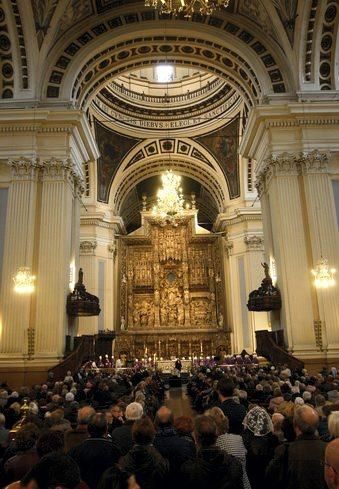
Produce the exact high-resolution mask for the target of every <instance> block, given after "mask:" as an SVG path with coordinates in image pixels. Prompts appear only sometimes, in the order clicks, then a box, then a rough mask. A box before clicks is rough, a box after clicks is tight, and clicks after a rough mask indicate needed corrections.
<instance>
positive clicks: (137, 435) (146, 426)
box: [132, 416, 155, 445]
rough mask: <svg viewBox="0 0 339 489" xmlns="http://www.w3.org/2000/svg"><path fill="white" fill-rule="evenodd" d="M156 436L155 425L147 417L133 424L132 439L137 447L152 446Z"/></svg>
mask: <svg viewBox="0 0 339 489" xmlns="http://www.w3.org/2000/svg"><path fill="white" fill-rule="evenodd" d="M154 436H155V428H154V425H153V423H152V421H151V420H150V419H149V418H148V417H147V416H145V417H143V418H141V419H137V420H136V421H135V422H134V423H133V428H132V438H133V441H134V443H136V444H137V445H150V444H151V443H152V442H153V439H154Z"/></svg>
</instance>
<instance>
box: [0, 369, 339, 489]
mask: <svg viewBox="0 0 339 489" xmlns="http://www.w3.org/2000/svg"><path fill="white" fill-rule="evenodd" d="M183 389H184V388H183ZM186 391H187V395H188V396H189V398H190V400H191V403H192V411H191V413H190V415H188V413H182V414H181V415H180V416H174V415H173V412H172V411H171V410H170V409H169V407H168V406H167V405H166V404H168V403H167V402H166V397H167V394H166V387H165V385H164V382H163V380H162V378H161V377H160V376H159V374H158V373H157V372H156V371H154V370H152V369H148V370H147V369H141V370H140V369H139V370H134V371H133V372H130V373H128V374H127V373H125V372H116V373H107V372H97V371H96V372H91V371H84V370H80V371H79V372H76V373H75V374H74V375H72V374H71V372H68V373H67V375H66V377H65V378H64V380H61V381H59V380H55V379H54V378H53V377H52V376H50V377H49V378H48V380H47V382H46V383H44V384H42V385H35V386H33V387H32V388H27V387H22V388H21V389H20V390H19V391H12V390H11V389H10V388H9V386H7V385H6V384H2V386H1V387H0V459H1V461H0V463H1V466H0V484H1V487H8V488H10V489H18V488H23V489H24V488H26V489H47V488H48V489H52V488H53V489H88V488H90V489H97V488H98V489H112V488H114V489H138V488H140V489H158V488H161V489H167V488H172V487H177V488H178V489H184V488H185V489H187V488H194V489H206V487H209V488H211V489H241V488H243V489H251V488H252V489H259V488H260V489H268V488H272V487H274V488H276V489H283V488H284V489H285V488H288V489H292V488H293V489H294V488H295V489H326V488H329V489H337V488H339V378H337V373H336V370H335V369H332V370H331V371H328V370H327V369H323V370H322V372H321V373H319V374H318V375H310V374H308V372H307V371H306V370H303V371H295V372H291V371H290V370H289V369H287V368H279V367H274V366H265V367H262V368H261V367H260V366H256V367H254V368H253V366H252V367H251V368H250V367H248V366H246V365H235V366H227V367H223V368H221V367H218V366H215V367H214V368H212V369H211V368H207V367H205V366H204V367H199V368H195V369H193V371H192V372H191V375H190V378H189V382H188V384H187V388H186ZM183 395H185V393H184V394H183ZM23 409H24V415H23V414H22V412H23Z"/></svg>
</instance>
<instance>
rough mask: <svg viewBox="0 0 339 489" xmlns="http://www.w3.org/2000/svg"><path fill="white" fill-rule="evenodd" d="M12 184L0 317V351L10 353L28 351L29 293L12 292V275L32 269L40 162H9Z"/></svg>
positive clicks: (9, 355) (9, 354) (16, 354)
mask: <svg viewBox="0 0 339 489" xmlns="http://www.w3.org/2000/svg"><path fill="white" fill-rule="evenodd" d="M8 164H9V166H10V167H11V170H12V184H11V186H10V190H9V195H8V207H7V219H6V238H5V245H4V263H3V273H2V280H1V302H2V304H1V310H2V318H1V320H0V322H1V323H2V327H1V341H0V352H1V354H3V355H6V356H7V357H8V358H10V357H19V358H20V357H22V355H24V354H25V353H27V347H28V345H27V344H25V343H24V341H23V339H24V338H26V337H27V334H26V332H27V330H28V328H29V327H30V306H31V297H30V296H29V295H28V296H27V295H20V294H17V293H15V292H14V288H13V287H14V283H13V277H14V275H15V273H16V271H17V269H18V268H19V267H22V266H29V267H31V269H33V271H34V264H33V246H34V233H35V217H36V196H37V178H38V172H39V166H38V163H37V161H36V159H35V158H32V159H28V158H19V159H15V160H10V161H9V162H8Z"/></svg>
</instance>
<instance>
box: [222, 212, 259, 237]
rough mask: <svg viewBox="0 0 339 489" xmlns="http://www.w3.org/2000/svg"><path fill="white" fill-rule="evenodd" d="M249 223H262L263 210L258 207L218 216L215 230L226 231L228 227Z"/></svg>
mask: <svg viewBox="0 0 339 489" xmlns="http://www.w3.org/2000/svg"><path fill="white" fill-rule="evenodd" d="M248 221H261V209H260V208H257V207H244V208H241V209H236V210H235V211H234V213H233V214H222V213H221V214H218V216H217V219H216V221H215V225H214V227H215V229H216V230H218V231H222V230H224V229H225V228H226V227H229V226H232V225H235V224H239V223H241V222H248Z"/></svg>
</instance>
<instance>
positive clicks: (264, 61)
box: [41, 7, 295, 107]
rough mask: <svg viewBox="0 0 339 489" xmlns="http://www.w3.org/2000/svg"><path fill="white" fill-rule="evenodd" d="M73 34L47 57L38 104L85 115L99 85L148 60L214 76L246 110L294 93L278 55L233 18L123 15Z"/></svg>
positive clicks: (280, 53)
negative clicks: (55, 102) (64, 105)
mask: <svg viewBox="0 0 339 489" xmlns="http://www.w3.org/2000/svg"><path fill="white" fill-rule="evenodd" d="M244 24H245V25H246V24H247V25H246V27H245V26H244ZM80 30H81V29H80V28H79V31H78V33H77V34H76V35H74V39H73V41H71V42H68V43H67V44H66V43H62V42H61V41H60V42H59V43H57V44H56V46H55V48H54V49H53V50H52V52H51V53H50V55H49V60H51V61H50V64H49V65H46V66H45V68H44V71H45V73H47V79H46V78H45V79H44V80H42V85H41V92H42V93H41V95H42V97H43V98H47V99H58V98H60V99H62V100H67V99H72V100H74V101H75V102H76V103H77V104H78V105H80V106H82V107H85V106H86V103H88V99H89V97H90V96H91V95H92V94H93V93H95V91H96V90H98V89H99V87H100V86H101V85H102V84H104V83H107V81H108V80H110V79H111V78H112V77H114V76H115V75H116V74H118V73H121V72H123V71H126V70H131V69H133V68H134V67H138V66H139V67H140V66H142V65H143V64H148V63H150V60H151V59H153V61H159V60H164V59H166V60H168V61H171V60H173V61H176V62H181V63H186V64H191V66H197V67H198V66H200V67H203V68H204V69H205V70H208V71H211V72H214V73H217V74H218V75H219V76H222V77H224V78H226V79H227V80H228V81H229V82H232V83H233V86H235V87H236V88H238V90H239V91H241V92H242V93H243V94H244V95H245V98H247V99H249V100H250V101H251V104H253V103H256V101H257V100H258V99H260V98H261V97H262V96H264V95H267V94H274V93H286V92H293V91H294V90H295V87H294V81H293V80H294V75H293V72H292V70H290V68H289V65H288V61H287V60H286V57H285V55H284V53H283V51H282V49H281V47H280V46H279V45H278V44H276V49H275V52H274V55H273V54H272V53H271V52H270V48H269V47H268V45H267V44H266V42H267V39H266V41H265V37H264V36H262V34H260V33H258V32H256V31H258V29H255V28H254V26H253V25H251V22H249V21H247V20H245V21H244V19H242V22H241V25H240V24H239V19H238V18H237V16H234V15H227V16H226V15H221V16H220V17H211V18H209V19H206V18H202V17H200V16H198V17H197V16H193V18H192V20H191V21H189V22H187V21H183V20H168V21H166V22H163V21H162V20H160V19H158V18H157V16H156V13H155V12H154V11H150V10H145V11H140V12H133V13H129V12H128V10H127V9H126V7H125V8H124V14H121V15H117V14H116V15H115V17H113V18H110V17H109V16H107V15H106V16H105V17H104V18H103V19H101V23H100V24H96V25H93V27H90V28H87V29H86V30H82V31H81V32H80ZM164 31H165V32H166V35H164ZM112 33H114V46H113V45H112Z"/></svg>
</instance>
